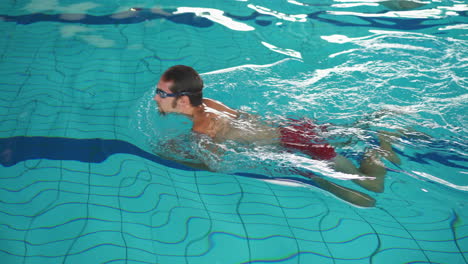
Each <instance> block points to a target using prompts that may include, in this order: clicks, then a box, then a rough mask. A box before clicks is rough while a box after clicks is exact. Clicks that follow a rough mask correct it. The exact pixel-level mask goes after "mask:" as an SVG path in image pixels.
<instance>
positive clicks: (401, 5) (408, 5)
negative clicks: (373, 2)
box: [378, 0, 428, 11]
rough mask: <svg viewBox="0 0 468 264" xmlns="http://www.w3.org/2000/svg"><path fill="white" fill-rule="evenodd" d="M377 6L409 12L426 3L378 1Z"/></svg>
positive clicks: (409, 0) (408, 0)
mask: <svg viewBox="0 0 468 264" xmlns="http://www.w3.org/2000/svg"><path fill="white" fill-rule="evenodd" d="M378 3H379V4H381V5H383V6H385V7H387V8H389V9H392V10H398V11H401V10H410V9H415V8H418V7H421V6H423V5H426V4H428V2H423V1H418V0H390V1H380V2H378Z"/></svg>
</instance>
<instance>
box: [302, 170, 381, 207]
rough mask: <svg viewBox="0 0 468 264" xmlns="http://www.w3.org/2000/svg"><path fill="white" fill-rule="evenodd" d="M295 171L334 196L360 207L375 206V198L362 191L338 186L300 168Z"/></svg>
mask: <svg viewBox="0 0 468 264" xmlns="http://www.w3.org/2000/svg"><path fill="white" fill-rule="evenodd" d="M295 172H296V173H298V174H300V175H302V176H305V177H307V178H310V179H312V180H313V181H314V183H315V184H316V186H317V187H319V188H320V189H323V190H325V191H328V192H330V193H331V194H333V195H335V196H336V197H338V198H341V199H343V200H345V201H347V202H350V203H352V204H354V205H357V206H361V207H374V206H375V199H374V198H372V197H370V196H369V195H367V194H365V193H362V192H359V191H356V190H353V189H349V188H346V187H343V186H340V185H338V184H336V183H333V182H330V181H327V180H325V179H322V178H320V177H317V176H315V175H314V174H313V173H311V172H306V171H303V170H300V169H296V170H295Z"/></svg>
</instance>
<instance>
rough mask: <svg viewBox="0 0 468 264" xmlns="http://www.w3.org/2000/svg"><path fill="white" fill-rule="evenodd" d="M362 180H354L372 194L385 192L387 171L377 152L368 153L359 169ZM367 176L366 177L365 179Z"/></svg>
mask: <svg viewBox="0 0 468 264" xmlns="http://www.w3.org/2000/svg"><path fill="white" fill-rule="evenodd" d="M359 171H360V174H361V175H363V177H362V179H355V180H353V182H354V183H356V184H357V185H359V186H361V187H363V188H364V189H367V190H369V191H372V192H377V193H381V192H383V191H384V181H385V174H386V173H387V169H386V168H385V166H384V164H383V163H382V162H381V161H380V156H379V154H378V153H377V151H376V150H371V151H369V152H368V153H366V155H365V157H364V159H363V160H362V161H361V165H360V167H359ZM364 176H365V177H364Z"/></svg>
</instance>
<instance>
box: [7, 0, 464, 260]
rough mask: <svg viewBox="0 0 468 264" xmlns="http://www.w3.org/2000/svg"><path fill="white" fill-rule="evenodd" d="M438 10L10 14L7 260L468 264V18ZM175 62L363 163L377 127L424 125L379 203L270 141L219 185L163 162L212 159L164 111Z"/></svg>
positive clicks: (56, 6) (226, 98) (224, 95)
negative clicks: (343, 193) (315, 130)
mask: <svg viewBox="0 0 468 264" xmlns="http://www.w3.org/2000/svg"><path fill="white" fill-rule="evenodd" d="M427 2H428V3H427V4H426V5H424V6H421V7H418V8H416V9H412V10H400V11H398V10H391V9H389V8H388V5H387V6H384V5H380V4H378V3H376V2H371V1H362V2H357V1H320V2H317V1H273V2H270V1H231V2H225V3H223V2H220V1H218V2H216V1H212V2H209V1H204V2H197V3H194V2H190V1H184V2H178V3H177V4H174V3H172V2H169V1H166V2H158V3H157V4H155V3H154V2H153V1H126V2H119V1H117V2H110V1H86V2H81V3H76V2H75V1H58V0H56V1H55V0H49V1H4V2H2V4H0V28H1V30H0V35H1V37H0V47H1V49H0V58H1V59H0V74H1V79H0V93H1V96H0V116H1V119H0V124H1V126H0V161H1V165H0V255H1V256H0V259H1V260H2V263H121V262H122V263H124V262H125V263H272V262H278V263H384V264H386V263H466V262H467V259H468V239H467V233H468V226H467V224H466V221H467V219H468V216H467V213H466V212H467V210H466V206H467V190H468V187H467V186H468V181H467V178H466V174H467V167H468V163H467V130H466V127H467V126H466V124H467V120H466V112H467V104H466V101H467V93H466V88H467V82H466V76H467V74H466V73H467V72H466V61H467V60H466V58H467V51H468V49H467V45H468V44H467V24H466V14H467V13H466V12H467V10H468V7H467V5H466V3H465V2H464V1H427ZM183 7H192V8H183ZM194 7H197V8H198V9H196V8H194ZM175 64H185V65H190V66H192V67H194V68H195V69H197V70H198V71H199V72H200V73H202V77H203V79H204V80H205V84H206V92H205V94H206V96H207V97H210V98H213V99H216V100H221V101H223V102H225V103H226V104H227V105H229V106H231V107H234V108H238V109H242V110H244V111H248V112H251V113H254V114H259V115H262V116H263V117H264V118H265V119H267V120H281V119H282V118H284V117H308V118H311V119H313V120H315V121H316V122H318V123H328V124H329V132H328V133H329V136H330V140H336V141H347V142H348V143H349V144H348V145H346V146H343V147H341V148H339V149H337V151H338V152H339V153H341V154H343V155H346V156H348V157H349V158H350V159H351V160H353V162H356V163H358V162H359V159H360V158H361V157H362V155H363V153H364V151H365V150H366V149H368V148H378V146H376V145H375V143H374V138H375V135H376V131H379V130H386V131H392V132H395V131H399V130H405V131H408V133H407V135H406V136H402V137H398V138H396V139H395V142H394V148H395V151H396V152H397V153H398V154H399V155H400V157H401V159H402V164H401V165H399V166H398V165H396V164H392V163H390V162H387V161H385V165H386V166H387V167H388V169H389V172H388V174H387V176H386V182H385V191H384V192H383V193H379V194H375V193H370V192H367V191H365V190H364V189H362V188H360V187H359V186H357V185H356V184H354V183H352V182H351V181H349V179H348V180H347V178H346V177H344V176H343V175H340V174H338V173H336V172H334V171H333V170H329V169H327V168H328V167H327V164H323V163H322V162H318V161H314V160H310V159H307V158H304V157H301V156H295V155H293V154H291V153H285V152H281V151H278V150H277V149H271V148H259V147H256V146H253V147H252V148H246V149H242V148H241V147H239V146H235V147H236V149H235V150H233V151H231V152H229V153H228V154H227V155H226V157H225V160H222V161H216V162H215V163H214V164H213V166H214V167H215V168H216V169H218V172H206V171H195V170H192V169H190V168H187V167H184V166H182V165H180V164H177V163H174V162H170V161H167V160H164V159H161V158H160V157H159V154H158V153H160V152H162V151H164V150H165V149H163V148H162V147H161V146H162V144H161V143H165V142H175V143H176V144H175V145H176V146H179V147H180V148H181V149H183V150H185V149H187V148H190V147H194V148H196V147H197V146H194V145H193V143H191V142H190V141H189V139H190V134H189V132H188V130H189V129H190V123H188V120H186V119H184V118H182V117H176V116H169V117H167V118H163V117H160V116H159V115H158V114H157V112H156V108H155V104H154V102H153V101H151V97H152V94H153V93H154V91H153V86H154V84H155V83H156V82H157V80H158V79H159V76H160V74H161V73H162V72H163V71H164V70H165V69H166V68H167V67H169V66H172V65H175ZM154 153H156V154H154ZM194 159H197V157H194ZM291 164H294V166H299V165H300V166H303V167H304V168H307V169H309V170H311V171H313V172H315V173H316V174H317V175H319V176H321V177H325V178H327V179H329V180H330V181H333V182H336V183H339V184H340V185H343V186H346V187H349V188H353V189H356V190H359V191H362V192H365V193H367V194H369V195H371V196H372V197H374V198H375V199H376V200H377V205H376V207H375V208H370V209H363V208H358V207H356V206H353V205H351V204H348V203H346V202H344V201H342V200H340V199H338V198H336V197H334V196H333V195H331V194H329V193H327V192H325V191H322V190H320V189H318V188H316V187H314V186H313V185H311V184H310V181H309V180H308V179H306V178H303V177H301V176H299V175H295V174H293V173H291V172H288V170H287V167H288V166H289V165H291Z"/></svg>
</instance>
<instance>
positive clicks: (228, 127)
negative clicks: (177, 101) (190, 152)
mask: <svg viewBox="0 0 468 264" xmlns="http://www.w3.org/2000/svg"><path fill="white" fill-rule="evenodd" d="M203 106H204V109H203V110H204V111H203V114H201V115H199V116H198V117H197V118H194V120H193V123H194V124H193V131H195V132H198V133H202V134H206V135H208V136H210V137H211V138H213V139H214V140H215V141H218V142H222V141H225V140H235V141H240V142H244V143H253V142H255V143H258V144H262V143H263V144H273V143H277V142H278V138H279V134H278V129H277V128H276V127H273V126H269V125H267V124H265V123H264V122H262V121H261V120H259V118H258V117H256V116H254V115H250V114H247V113H240V112H238V111H236V110H234V109H232V108H229V107H227V106H226V105H224V104H222V103H220V102H218V101H215V100H212V99H203Z"/></svg>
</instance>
